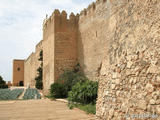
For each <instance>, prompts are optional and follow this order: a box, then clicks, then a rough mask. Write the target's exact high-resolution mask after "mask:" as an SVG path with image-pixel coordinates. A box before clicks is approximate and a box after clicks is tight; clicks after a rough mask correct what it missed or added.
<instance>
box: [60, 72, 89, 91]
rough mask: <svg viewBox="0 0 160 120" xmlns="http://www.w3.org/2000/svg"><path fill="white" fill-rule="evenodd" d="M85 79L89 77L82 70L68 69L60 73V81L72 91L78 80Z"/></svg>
mask: <svg viewBox="0 0 160 120" xmlns="http://www.w3.org/2000/svg"><path fill="white" fill-rule="evenodd" d="M85 80H87V78H86V77H85V76H84V75H83V74H82V73H81V72H77V71H75V70H66V71H64V73H63V74H61V75H60V77H59V79H58V83H62V84H64V85H65V88H66V89H67V91H70V90H71V89H72V86H74V85H75V84H76V83H77V82H79V81H85Z"/></svg>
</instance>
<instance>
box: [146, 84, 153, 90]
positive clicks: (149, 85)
mask: <svg viewBox="0 0 160 120" xmlns="http://www.w3.org/2000/svg"><path fill="white" fill-rule="evenodd" d="M146 91H148V92H153V91H154V87H153V85H152V84H150V83H148V84H147V85H146Z"/></svg>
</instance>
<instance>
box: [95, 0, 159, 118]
mask: <svg viewBox="0 0 160 120" xmlns="http://www.w3.org/2000/svg"><path fill="white" fill-rule="evenodd" d="M159 6H160V1H159V0H142V1H141V0H131V1H130V2H128V3H127V5H125V6H124V7H122V8H120V9H119V11H118V12H117V13H115V14H114V15H113V16H112V17H115V18H116V25H115V26H114V27H115V29H114V30H115V31H114V34H113V35H112V36H110V39H111V40H112V41H111V42H110V44H109V46H110V48H109V50H108V53H107V55H106V59H104V60H103V62H102V67H101V70H100V74H101V77H100V81H99V92H98V100H97V113H96V114H97V116H99V117H101V118H102V119H104V120H125V119H127V120H133V119H140V118H141V119H144V118H146V119H147V120H149V119H153V118H154V119H157V120H158V119H160V8H159Z"/></svg>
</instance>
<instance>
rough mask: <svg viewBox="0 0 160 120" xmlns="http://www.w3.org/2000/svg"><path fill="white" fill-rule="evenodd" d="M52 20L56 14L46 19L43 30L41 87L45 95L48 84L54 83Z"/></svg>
mask: <svg viewBox="0 0 160 120" xmlns="http://www.w3.org/2000/svg"><path fill="white" fill-rule="evenodd" d="M54 18H56V14H54V13H53V14H52V16H51V17H50V18H49V19H47V21H46V23H45V24H44V26H43V27H44V28H43V87H44V92H45V93H47V92H48V89H49V87H50V84H51V83H53V82H54V49H55V48H54V40H55V38H54V36H55V35H54V28H55V23H54Z"/></svg>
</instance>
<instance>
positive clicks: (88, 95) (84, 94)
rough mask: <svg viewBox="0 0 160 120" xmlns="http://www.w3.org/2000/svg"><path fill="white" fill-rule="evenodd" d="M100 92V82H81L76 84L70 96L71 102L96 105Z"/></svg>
mask: <svg viewBox="0 0 160 120" xmlns="http://www.w3.org/2000/svg"><path fill="white" fill-rule="evenodd" d="M97 91H98V82H93V81H89V80H87V81H84V82H83V81H80V82H78V83H76V84H75V85H74V86H73V87H72V90H71V91H70V92H69V94H68V100H69V101H70V102H79V103H82V104H89V103H93V104H95V103H96V98H97Z"/></svg>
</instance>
